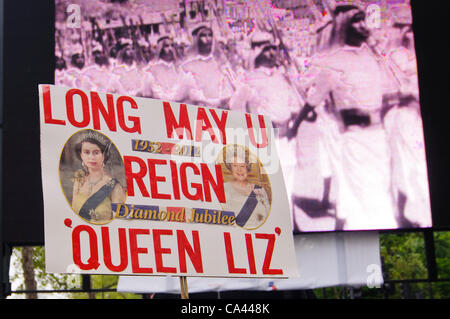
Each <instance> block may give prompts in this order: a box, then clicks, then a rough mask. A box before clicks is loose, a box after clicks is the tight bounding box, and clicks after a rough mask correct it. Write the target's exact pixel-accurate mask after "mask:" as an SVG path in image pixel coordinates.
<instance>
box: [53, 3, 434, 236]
mask: <svg viewBox="0 0 450 319" xmlns="http://www.w3.org/2000/svg"><path fill="white" fill-rule="evenodd" d="M55 9H56V11H55V59H56V70H55V84H57V85H62V86H69V87H77V88H80V89H86V90H92V91H100V92H109V93H118V94H125V95H131V96H139V97H149V98H155V99H160V100H166V101H174V102H183V103H189V104H194V105H202V106H210V107H216V108H222V109H229V110H238V111H243V112H249V113H258V114H263V115H267V116H269V117H270V118H271V120H272V122H273V124H274V127H275V128H276V130H277V148H278V152H279V154H280V158H281V169H282V171H283V175H284V179H285V184H286V191H287V193H288V195H289V197H290V199H291V201H290V207H291V211H292V221H293V229H294V232H296V233H297V232H323V231H347V230H384V229H420V228H429V227H432V217H431V208H430V199H429V187H428V177H427V165H426V156H425V143H424V135H423V127H422V117H421V109H420V99H419V85H418V72H417V60H416V55H415V45H414V34H413V29H412V14H411V7H410V3H409V0H364V1H362V0H361V1H356V0H352V1H350V0H340V1H339V0H336V1H333V0H278V1H275V0H273V1H270V0H253V1H239V0H210V1H207V0H196V1H194V0H185V1H179V0H167V1H156V0H134V1H132V0H129V1H127V0H122V1H120V0H118V1H113V0H109V1H107V0H95V1H94V0H89V1H87V0H55Z"/></svg>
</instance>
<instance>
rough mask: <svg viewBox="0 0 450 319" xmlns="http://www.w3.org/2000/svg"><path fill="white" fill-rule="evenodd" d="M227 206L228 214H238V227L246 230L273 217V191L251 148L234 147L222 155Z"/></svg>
mask: <svg viewBox="0 0 450 319" xmlns="http://www.w3.org/2000/svg"><path fill="white" fill-rule="evenodd" d="M217 162H218V163H219V164H220V165H222V172H223V175H224V189H225V198H226V202H225V203H223V204H222V209H223V210H224V211H230V212H233V213H234V216H235V223H236V225H237V226H240V227H242V228H245V229H255V228H258V227H260V226H261V225H262V224H264V222H265V221H266V220H267V218H268V217H269V213H270V208H271V203H272V189H271V186H270V181H269V177H268V175H267V173H266V171H265V169H264V166H263V165H262V163H261V162H260V161H259V159H258V158H257V157H256V156H255V155H253V154H252V153H251V152H250V151H249V150H248V148H246V147H245V146H242V145H237V144H231V145H227V146H225V147H224V148H223V149H222V151H221V152H220V153H219V155H218V158H217Z"/></svg>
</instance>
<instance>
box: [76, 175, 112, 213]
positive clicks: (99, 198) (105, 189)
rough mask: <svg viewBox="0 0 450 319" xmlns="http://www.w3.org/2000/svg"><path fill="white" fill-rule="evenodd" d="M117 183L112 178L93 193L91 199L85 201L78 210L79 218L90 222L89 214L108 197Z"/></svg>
mask: <svg viewBox="0 0 450 319" xmlns="http://www.w3.org/2000/svg"><path fill="white" fill-rule="evenodd" d="M117 183H118V181H117V180H116V179H115V178H113V179H111V180H110V181H109V182H108V183H106V184H105V185H103V186H102V187H101V188H100V189H99V190H98V191H97V192H95V193H94V194H93V195H92V196H91V197H89V198H88V199H87V201H86V202H85V203H84V204H83V206H82V207H81V208H80V212H79V214H80V216H81V217H82V218H84V219H86V220H91V219H92V216H91V212H92V211H95V209H96V208H97V206H98V205H99V204H100V203H101V202H103V201H104V200H105V198H106V197H108V196H109V195H110V194H111V192H112V190H113V189H114V187H115V186H116V184H117Z"/></svg>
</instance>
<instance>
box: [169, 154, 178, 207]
mask: <svg viewBox="0 0 450 319" xmlns="http://www.w3.org/2000/svg"><path fill="white" fill-rule="evenodd" d="M170 172H171V173H172V185H173V197H174V198H175V199H180V184H179V182H178V171H177V164H176V163H175V162H174V161H170Z"/></svg>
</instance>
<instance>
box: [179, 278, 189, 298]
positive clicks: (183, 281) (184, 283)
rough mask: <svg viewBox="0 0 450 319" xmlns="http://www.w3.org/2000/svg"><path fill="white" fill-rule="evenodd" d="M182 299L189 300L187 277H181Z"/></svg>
mask: <svg viewBox="0 0 450 319" xmlns="http://www.w3.org/2000/svg"><path fill="white" fill-rule="evenodd" d="M180 288H181V299H189V292H188V285H187V277H186V276H180Z"/></svg>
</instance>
